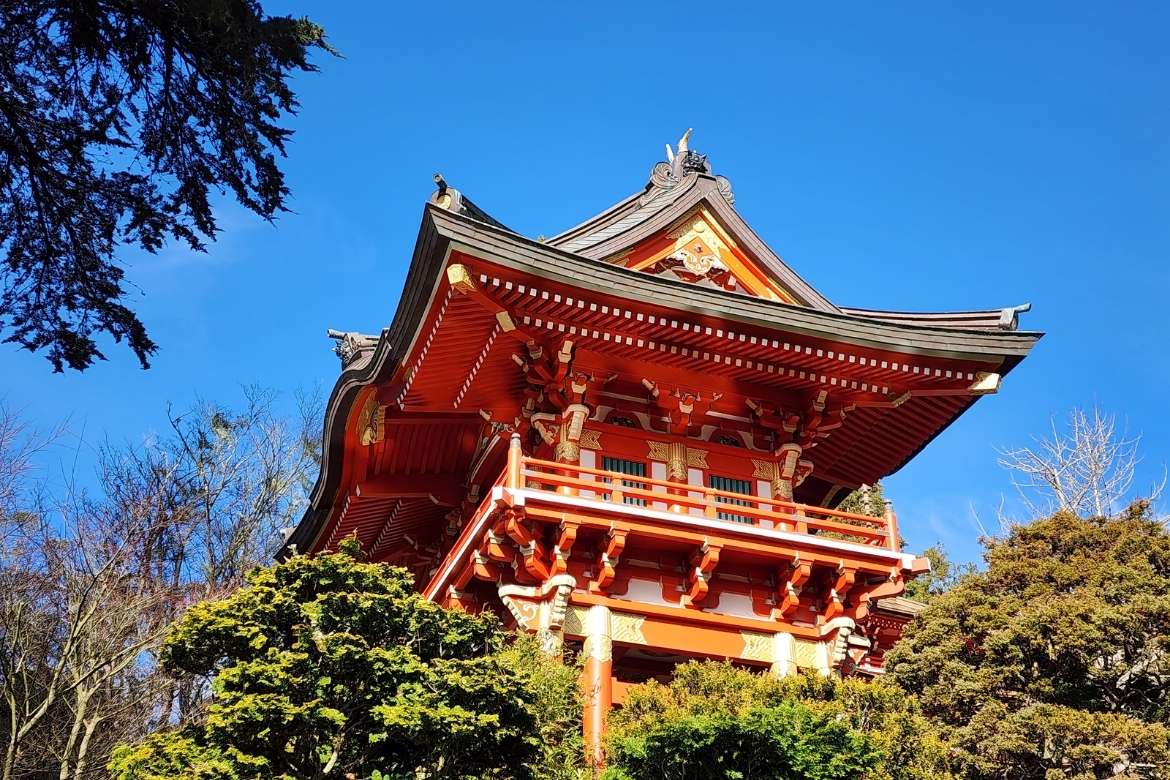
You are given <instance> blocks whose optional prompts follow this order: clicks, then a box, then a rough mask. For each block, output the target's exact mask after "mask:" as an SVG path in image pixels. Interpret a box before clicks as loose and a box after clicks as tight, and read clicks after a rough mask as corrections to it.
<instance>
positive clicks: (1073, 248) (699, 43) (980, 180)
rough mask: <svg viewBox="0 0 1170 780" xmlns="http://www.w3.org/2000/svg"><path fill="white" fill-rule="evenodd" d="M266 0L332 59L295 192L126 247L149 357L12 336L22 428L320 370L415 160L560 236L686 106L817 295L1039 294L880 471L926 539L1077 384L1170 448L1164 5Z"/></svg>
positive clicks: (405, 244)
mask: <svg viewBox="0 0 1170 780" xmlns="http://www.w3.org/2000/svg"><path fill="white" fill-rule="evenodd" d="M265 5H266V7H267V8H268V9H269V11H270V12H273V13H293V14H297V15H301V14H306V15H309V16H311V17H313V18H314V19H316V20H317V21H319V22H321V23H322V24H324V26H325V27H326V28H327V30H328V31H329V35H330V38H331V40H332V42H333V44H334V45H335V46H337V47H338V48H339V49H340V50H341V52H342V53H343V54H344V58H343V59H331V58H326V57H320V58H319V62H320V64H321V66H322V71H321V73H319V74H314V75H307V76H303V77H298V79H297V81H296V87H297V91H298V93H299V94H300V97H301V101H302V104H303V108H302V111H301V113H300V115H299V116H297V117H296V118H294V119H293V120H291V124H292V126H293V127H294V128H295V129H296V136H295V139H294V141H293V143H292V144H291V146H290V157H289V159H288V161H287V166H286V169H287V172H288V178H289V184H290V186H291V187H292V190H293V193H294V196H293V199H292V201H291V204H290V205H291V207H292V209H293V213H290V214H287V215H285V216H283V217H281V218H280V220H279V221H278V223H277V224H276V225H275V226H270V225H267V224H265V223H263V222H260V221H259V220H257V219H255V218H253V217H251V216H250V215H249V214H247V213H246V212H244V211H243V210H242V209H240V208H239V207H237V206H234V205H232V204H230V203H227V202H225V203H224V204H223V205H222V207H221V208H220V210H219V217H220V224H221V227H222V228H223V233H222V235H221V237H220V240H219V241H218V243H217V244H215V245H214V246H213V247H212V248H211V251H210V252H209V253H208V254H206V255H196V254H191V253H189V252H187V251H185V250H184V249H182V248H180V247H170V248H168V249H166V250H165V251H164V252H162V253H161V254H160V255H158V256H155V257H150V256H139V255H127V257H126V259H127V262H128V263H129V265H130V277H131V278H132V279H133V281H134V282H135V283H136V284H137V285H138V286H139V287H140V288H141V291H140V292H136V293H135V294H134V296H133V298H132V301H131V303H132V305H134V306H135V307H136V308H137V310H138V311H139V313H140V314H141V316H142V317H143V319H144V320H145V322H146V323H147V326H148V328H149V329H150V332H151V335H152V336H153V337H154V339H155V340H156V341H157V342H158V343H159V344H160V345H161V349H160V351H159V353H158V355H157V356H156V358H155V360H154V367H153V368H152V369H150V370H149V371H146V372H143V371H141V370H140V369H139V368H138V367H137V364H136V362H135V360H134V359H133V356H132V355H131V354H130V353H129V352H128V351H127V350H125V349H124V348H119V347H115V346H112V345H111V346H109V348H108V349H107V350H106V352H107V354H108V356H109V357H110V360H109V361H108V362H105V363H101V364H99V365H96V366H95V367H94V368H92V369H91V370H89V371H87V372H86V373H85V374H83V375H78V374H64V375H53V374H51V373H50V372H49V365H48V363H47V362H45V361H44V360H43V358H41V357H39V356H33V355H30V354H29V353H26V352H18V351H16V350H15V349H14V348H13V347H12V346H11V345H5V346H4V347H3V348H2V349H0V396H2V397H3V398H4V399H6V401H7V402H8V403H9V404H10V405H12V406H14V407H15V408H17V409H19V410H21V411H23V412H24V414H25V415H26V416H27V417H28V418H29V419H30V420H31V421H32V422H34V423H35V424H37V425H39V426H41V427H49V426H51V425H53V424H55V423H58V422H60V421H61V420H62V419H63V418H66V417H67V418H68V419H69V421H70V426H71V429H72V430H73V431H74V432H75V433H76V434H79V435H84V437H85V438H86V439H87V440H89V441H96V440H98V439H100V438H101V437H103V436H109V437H111V438H113V439H115V440H128V441H137V440H140V439H141V438H142V437H144V436H148V435H150V433H151V432H152V431H154V430H158V429H160V428H161V427H162V425H163V423H164V422H165V417H164V415H165V409H166V404H167V403H168V402H174V403H175V404H176V405H178V406H183V405H186V404H188V403H190V402H191V401H192V400H193V399H194V398H195V397H196V396H197V395H198V396H201V397H204V398H209V399H217V400H225V401H235V400H237V399H238V398H239V395H240V393H239V387H240V385H241V384H244V383H260V384H264V385H267V386H271V387H276V388H281V389H283V390H286V391H288V394H289V396H291V392H292V390H294V389H295V388H296V387H298V386H310V385H313V384H317V383H319V384H321V385H322V386H323V387H324V388H325V389H326V390H327V389H328V388H329V387H331V386H332V383H333V380H334V378H335V377H336V375H337V371H338V364H337V359H336V357H335V356H334V355H333V354H332V353H331V352H330V346H331V342H329V341H328V340H327V339H326V338H325V329H326V328H327V327H336V328H344V329H357V330H364V331H367V332H371V333H375V332H377V331H378V330H379V329H380V328H382V327H383V326H385V325H386V324H388V323H389V321H390V319H391V317H392V316H393V313H394V308H395V304H396V302H397V297H398V292H399V290H400V288H401V284H402V280H403V276H404V272H405V270H406V267H407V263H408V262H409V258H410V252H411V248H412V246H413V243H414V238H415V235H416V232H417V229H418V223H419V218H420V215H421V211H422V205H423V202H424V200H425V198H426V197H427V196H428V195H429V193H430V191H431V188H432V183H431V174H432V173H434V172H435V171H441V172H442V173H443V174H444V175H445V176H446V178H447V180H448V181H449V182H451V184H452V185H453V186H455V187H458V188H459V189H461V190H462V191H463V192H465V193H467V194H468V195H469V196H470V197H472V198H473V199H474V200H475V201H476V203H477V204H479V205H481V206H483V207H484V208H486V209H487V210H489V211H490V212H491V213H492V214H493V215H495V216H496V217H497V218H499V219H501V220H502V221H503V222H505V223H506V224H508V225H509V226H511V227H513V228H514V229H516V230H518V231H520V232H522V233H524V234H527V235H530V236H535V235H539V234H546V235H552V234H554V233H556V232H558V231H560V230H561V229H563V228H565V227H568V226H570V225H573V224H575V223H577V222H578V221H580V220H581V219H583V218H585V217H587V216H590V215H591V214H593V213H595V212H597V211H599V210H601V209H602V208H603V207H606V206H608V205H609V204H611V203H612V202H614V201H616V200H617V199H619V198H621V197H624V196H625V195H627V194H629V193H630V192H633V191H634V190H636V189H638V188H640V187H641V186H642V185H643V184H644V183H645V181H646V178H647V174H648V172H649V170H650V167H651V165H652V164H653V163H654V162H655V161H657V160H659V159H660V158H661V157H662V155H663V144H665V143H667V142H670V143H674V142H675V141H676V140H677V138H678V136H679V135H680V133H681V132H682V130H684V129H685V128H687V127H694V128H695V133H694V137H693V139H692V148H696V149H698V150H699V151H701V152H703V153H705V154H707V155H709V157H710V160H711V162H712V164H713V166H714V168H715V170H716V172H717V173H721V174H724V175H726V176H728V177H729V178H730V179H731V181H732V183H733V185H734V188H735V194H736V199H737V200H736V205H737V208H738V209H739V210H740V212H741V213H742V214H743V215H744V216H745V218H746V219H747V220H748V222H749V223H751V224H752V225H753V226H754V227H755V228H756V230H757V231H758V232H759V233H760V234H761V235H762V236H763V237H764V238H765V240H767V241H768V242H769V243H770V244H771V245H772V247H773V248H775V249H776V250H777V251H778V252H779V253H780V254H781V255H782V256H784V257H785V258H786V260H787V261H788V262H789V263H790V264H791V265H792V266H793V267H794V268H795V269H796V270H797V271H798V272H799V273H801V274H802V275H804V276H805V278H807V279H808V280H809V281H810V282H811V283H813V284H814V285H815V286H817V287H818V288H819V289H821V290H822V291H823V292H824V293H825V294H826V295H828V297H829V298H830V299H832V300H834V301H835V302H837V303H840V304H844V305H855V306H867V307H872V308H892V309H948V308H955V309H961V308H981V307H993V306H1006V305H1013V304H1017V303H1022V302H1025V301H1030V302H1032V304H1033V306H1034V308H1033V311H1032V312H1031V313H1030V314H1028V315H1025V318H1024V324H1025V326H1027V327H1029V328H1032V329H1038V330H1044V331H1047V332H1048V336H1047V338H1045V339H1044V340H1043V341H1042V342H1041V343H1040V345H1039V347H1038V348H1037V349H1036V351H1035V352H1034V354H1033V355H1032V356H1031V357H1030V358H1029V359H1028V360H1026V361H1025V362H1024V363H1023V364H1022V366H1021V367H1020V368H1018V369H1017V370H1016V372H1014V373H1013V374H1012V375H1011V376H1009V377H1008V379H1007V380H1006V382H1005V384H1004V387H1003V389H1002V391H1001V394H1000V395H998V396H995V397H991V398H988V399H985V400H983V401H980V402H979V403H978V404H977V405H976V406H975V407H974V409H972V411H971V412H970V413H969V414H968V415H966V416H965V417H964V418H963V419H962V420H961V421H960V422H958V423H957V424H956V425H954V426H952V427H951V428H950V429H949V430H948V431H946V432H945V433H944V434H943V435H942V436H941V437H940V438H939V439H938V440H936V441H935V442H934V443H933V444H932V445H931V446H930V447H929V448H927V450H926V451H925V452H923V453H922V454H921V455H920V456H919V457H918V459H917V460H916V461H915V462H914V463H912V464H911V465H910V466H908V467H907V468H905V469H903V470H902V471H901V472H900V473H899V474H897V475H896V476H894V477H893V478H891V479H890V480H888V492H889V493H890V494H891V495H892V497H893V498H894V500H895V502H896V506H897V508H898V512H899V516H900V518H901V521H902V524H903V529H904V531H905V533H907V535H908V536H909V538H910V540H911V542H912V546H913V547H915V548H918V549H921V548H923V547H925V546H927V545H929V544H931V543H933V542H935V541H939V540H941V541H943V542H945V543H946V544H947V546H948V547H949V548H950V549H951V550H952V552H953V553H955V554H956V555H957V557H960V558H964V559H971V558H974V557H976V556H977V555H978V553H979V547H978V543H977V536H978V529H977V527H976V524H975V523H974V521H973V512H974V513H977V514H978V515H979V516H981V517H982V518H983V519H984V521H985V522H988V521H992V520H993V519H994V516H995V509H996V506H997V504H998V501H999V497H1000V496H1001V495H1009V496H1010V493H1011V488H1010V485H1009V482H1008V479H1007V476H1006V475H1005V474H1004V473H1003V472H1002V471H1001V470H1000V469H999V468H998V467H997V466H996V448H997V447H1006V446H1012V445H1015V444H1021V443H1026V442H1028V441H1029V439H1030V438H1031V437H1032V436H1033V435H1037V434H1041V433H1043V432H1044V431H1045V430H1046V429H1047V428H1048V426H1049V422H1050V418H1051V417H1052V416H1053V415H1064V414H1065V413H1066V412H1067V411H1068V410H1069V409H1071V408H1073V407H1076V406H1092V405H1094V404H1096V405H1098V406H1100V407H1101V408H1102V409H1104V410H1106V411H1110V412H1114V413H1116V414H1118V415H1119V417H1120V418H1122V419H1123V420H1124V422H1125V423H1126V424H1127V426H1128V429H1129V431H1130V432H1131V433H1137V432H1140V433H1142V434H1143V436H1144V452H1145V456H1146V460H1145V462H1144V464H1143V474H1142V477H1141V481H1142V482H1143V483H1148V482H1152V481H1153V480H1154V479H1155V478H1157V477H1158V476H1159V475H1160V473H1161V464H1162V463H1164V462H1165V461H1166V460H1168V459H1170V423H1168V422H1167V415H1166V401H1167V390H1166V388H1167V386H1168V385H1170V357H1168V356H1167V351H1166V347H1165V343H1166V341H1167V337H1170V325H1167V319H1166V308H1167V294H1168V290H1170V263H1168V260H1170V218H1168V217H1170V140H1168V139H1170V100H1168V99H1167V97H1168V95H1170V83H1168V82H1170V47H1167V46H1166V45H1165V36H1166V33H1167V31H1170V6H1167V5H1166V4H1162V3H1148V4H1139V3H1080V2H1061V3H1039V2H1034V3H1026V4H1023V3H995V2H992V3H988V2H984V3H978V4H963V5H966V6H967V7H966V8H960V7H959V6H960V5H961V4H952V3H914V4H910V3H895V4H876V3H837V4H832V6H831V10H830V7H829V6H825V5H823V4H814V3H787V2H786V3H774V4H762V3H761V4H742V6H739V7H733V5H732V4H709V3H707V4H688V3H684V2H672V3H668V4H650V3H637V4H631V3H618V4H609V3H600V2H591V3H584V4H554V3H541V4H533V5H510V4H507V3H491V4H486V3H474V4H462V3H458V2H448V3H433V4H424V3H409V4H397V3H394V4H390V3H380V2H366V3H359V2H344V3H321V2H310V0H281V2H275V1H274V0H268V1H267V2H266V3H265ZM289 403H290V405H291V403H292V401H291V397H290V398H289ZM67 449H68V448H64V449H60V450H58V451H57V452H56V453H55V454H53V455H51V456H50V458H49V462H48V463H47V464H46V468H48V469H58V468H60V466H59V465H58V464H57V463H56V462H55V461H54V459H55V458H71V457H72V452H69V451H67ZM81 453H82V458H81V459H82V462H83V463H84V461H85V449H84V448H83V449H82V450H81Z"/></svg>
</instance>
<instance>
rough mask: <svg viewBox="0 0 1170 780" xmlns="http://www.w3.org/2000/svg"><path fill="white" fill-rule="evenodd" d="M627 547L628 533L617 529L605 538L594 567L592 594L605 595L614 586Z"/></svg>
mask: <svg viewBox="0 0 1170 780" xmlns="http://www.w3.org/2000/svg"><path fill="white" fill-rule="evenodd" d="M625 546H626V532H625V531H619V530H617V529H614V530H611V531H610V532H609V534H608V535H607V536H606V538H605V544H604V545H603V546H602V549H601V550H600V552H599V553H598V556H597V561H596V562H595V563H594V565H593V569H594V571H593V579H592V580H591V581H590V583H589V590H590V591H591V592H592V593H604V592H606V591H607V590H608V589H609V586H610V585H612V584H613V581H614V577H615V576H616V568H617V565H618V561H619V560H620V559H621V555H622V550H623V549H625Z"/></svg>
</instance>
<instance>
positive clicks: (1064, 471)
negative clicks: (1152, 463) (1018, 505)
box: [999, 409, 1165, 517]
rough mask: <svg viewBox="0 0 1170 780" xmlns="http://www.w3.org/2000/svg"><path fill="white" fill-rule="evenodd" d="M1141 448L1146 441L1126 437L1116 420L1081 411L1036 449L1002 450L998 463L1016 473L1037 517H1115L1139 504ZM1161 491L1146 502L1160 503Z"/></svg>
mask: <svg viewBox="0 0 1170 780" xmlns="http://www.w3.org/2000/svg"><path fill="white" fill-rule="evenodd" d="M1140 444H1141V436H1138V435H1134V436H1129V435H1127V434H1126V432H1125V431H1124V430H1123V429H1119V428H1118V425H1117V420H1116V418H1115V417H1114V416H1113V415H1110V414H1102V413H1101V412H1100V411H1099V410H1098V409H1093V411H1092V412H1086V411H1084V410H1082V409H1076V410H1073V411H1072V412H1071V413H1070V414H1069V417H1068V421H1067V424H1066V425H1065V426H1064V427H1063V428H1062V427H1061V426H1059V425H1058V424H1057V422H1056V421H1055V420H1053V422H1052V434H1051V436H1050V437H1046V438H1038V439H1036V442H1035V444H1034V445H1033V446H1029V447H1018V448H1014V449H1006V450H1001V451H1000V457H999V463H1000V465H1001V466H1003V467H1004V468H1006V469H1008V470H1009V471H1010V472H1011V475H1012V483H1013V485H1014V486H1015V487H1016V490H1017V491H1018V493H1019V495H1020V498H1021V500H1022V501H1023V502H1024V505H1025V507H1026V508H1027V510H1028V511H1029V513H1030V514H1032V515H1033V516H1034V517H1039V516H1042V515H1047V514H1052V513H1054V512H1057V511H1064V512H1072V513H1075V514H1077V515H1080V516H1082V517H1112V516H1114V515H1116V514H1117V513H1118V512H1120V511H1121V510H1123V509H1124V508H1125V507H1126V506H1128V505H1129V504H1130V503H1131V501H1132V499H1133V498H1134V496H1133V493H1132V491H1133V487H1134V481H1135V479H1136V476H1137V468H1138V464H1139V462H1140V458H1139V454H1138V453H1139V447H1140ZM1164 483H1165V479H1163V483H1162V484H1164ZM1161 487H1162V486H1161V485H1158V486H1155V487H1154V488H1153V489H1152V490H1151V491H1150V492H1149V495H1147V496H1145V498H1146V499H1148V500H1151V501H1152V500H1154V499H1155V498H1157V496H1158V494H1159V493H1160V492H1161Z"/></svg>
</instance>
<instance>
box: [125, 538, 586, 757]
mask: <svg viewBox="0 0 1170 780" xmlns="http://www.w3.org/2000/svg"><path fill="white" fill-rule="evenodd" d="M344 547H345V549H344V550H343V551H342V552H340V553H336V554H329V555H319V556H316V557H313V558H309V557H305V556H296V557H293V558H291V559H289V560H287V561H285V562H283V563H280V564H277V565H275V566H270V567H267V568H263V569H257V570H255V571H253V572H251V573H250V574H249V575H248V577H247V584H246V586H245V587H244V588H242V589H240V590H239V591H237V592H235V593H233V594H232V595H230V596H228V597H226V598H223V599H219V600H214V601H207V602H203V603H201V604H199V605H198V606H196V607H194V608H192V609H191V610H190V611H189V612H188V613H187V614H186V615H185V616H184V617H183V618H182V619H181V620H180V621H179V622H178V623H177V624H176V625H175V627H174V628H173V630H172V631H171V633H170V635H169V637H168V638H167V641H166V643H165V645H164V648H163V660H164V663H165V664H166V666H167V667H168V668H170V669H173V670H177V671H183V672H186V673H190V674H201V675H208V676H211V677H212V678H213V682H212V689H213V697H212V701H211V704H210V706H209V708H208V711H207V717H206V720H205V721H204V722H203V723H202V724H199V725H190V726H188V727H186V728H184V729H181V730H176V731H164V732H161V733H158V734H155V735H153V736H151V737H150V738H148V739H147V740H146V741H145V742H144V743H142V744H141V745H138V746H133V747H125V748H122V749H119V750H118V751H117V752H116V753H115V755H114V758H113V760H112V762H111V771H112V774H113V776H114V777H115V778H119V779H120V780H131V779H136V780H141V779H142V778H180V777H182V778H193V777H201V778H202V777H222V778H233V779H234V778H272V777H281V778H346V777H362V778H365V777H370V776H372V775H373V774H374V773H375V772H378V773H380V775H378V776H380V777H383V778H403V779H405V778H411V779H412V780H416V779H420V778H468V779H469V780H470V778H491V777H501V778H503V777H508V778H513V777H514V778H527V777H535V776H536V774H535V771H534V766H533V764H534V763H535V762H537V761H538V760H539V759H541V757H542V755H543V753H542V749H541V736H542V733H541V713H540V711H539V707H538V697H537V695H536V694H535V693H534V692H533V691H532V689H531V688H530V684H531V682H532V678H533V671H532V669H531V667H529V668H528V669H525V668H523V666H522V665H516V664H512V665H509V664H508V663H506V662H505V660H504V659H503V657H502V656H501V654H500V651H501V649H502V637H501V635H500V633H499V632H498V630H497V626H496V624H495V621H494V620H493V619H492V618H490V617H476V616H471V615H467V614H464V613H462V612H457V611H450V610H444V609H442V608H440V607H439V606H437V605H435V604H433V603H431V602H429V601H427V600H425V599H424V598H422V597H421V596H420V595H418V594H417V593H416V592H415V591H414V589H413V587H412V582H411V579H410V576H409V575H408V574H407V573H406V572H405V571H404V570H402V569H396V568H391V567H388V566H384V565H381V564H371V563H363V562H360V561H359V560H357V557H356V556H357V549H356V542H353V541H352V540H351V541H348V542H347V543H346V544H345V545H344ZM513 660H514V659H513ZM554 687H555V686H554ZM561 693H562V694H563V693H564V691H561ZM545 736H548V735H547V734H546V735H545Z"/></svg>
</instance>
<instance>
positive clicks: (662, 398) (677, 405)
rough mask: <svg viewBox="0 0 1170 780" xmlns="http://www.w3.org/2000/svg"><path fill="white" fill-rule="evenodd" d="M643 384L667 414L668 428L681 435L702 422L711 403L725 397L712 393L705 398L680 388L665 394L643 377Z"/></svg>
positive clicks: (656, 385) (656, 403)
mask: <svg viewBox="0 0 1170 780" xmlns="http://www.w3.org/2000/svg"><path fill="white" fill-rule="evenodd" d="M642 386H643V387H645V388H646V390H647V391H649V393H650V400H651V402H652V403H653V404H654V405H655V406H657V407H658V408H659V409H661V410H662V411H663V412H664V413H665V414H666V418H667V425H666V427H667V430H668V431H669V432H670V433H673V434H677V435H679V436H687V435H689V434H690V431H691V428H693V427H695V426H698V425H700V424H702V421H703V418H705V417H706V416H707V412H709V411H711V405H712V404H714V403H715V402H716V401H718V400H719V399H720V398H722V397H723V393H711V394H709V395H708V396H707V397H706V398H704V397H703V395H702V394H701V393H695V392H691V391H689V390H682V389H679V388H676V389H674V390H672V391H671V392H670V393H668V394H664V393H663V392H662V391H661V390H660V389H659V387H658V383H657V382H654V381H652V380H650V379H643V380H642Z"/></svg>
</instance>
